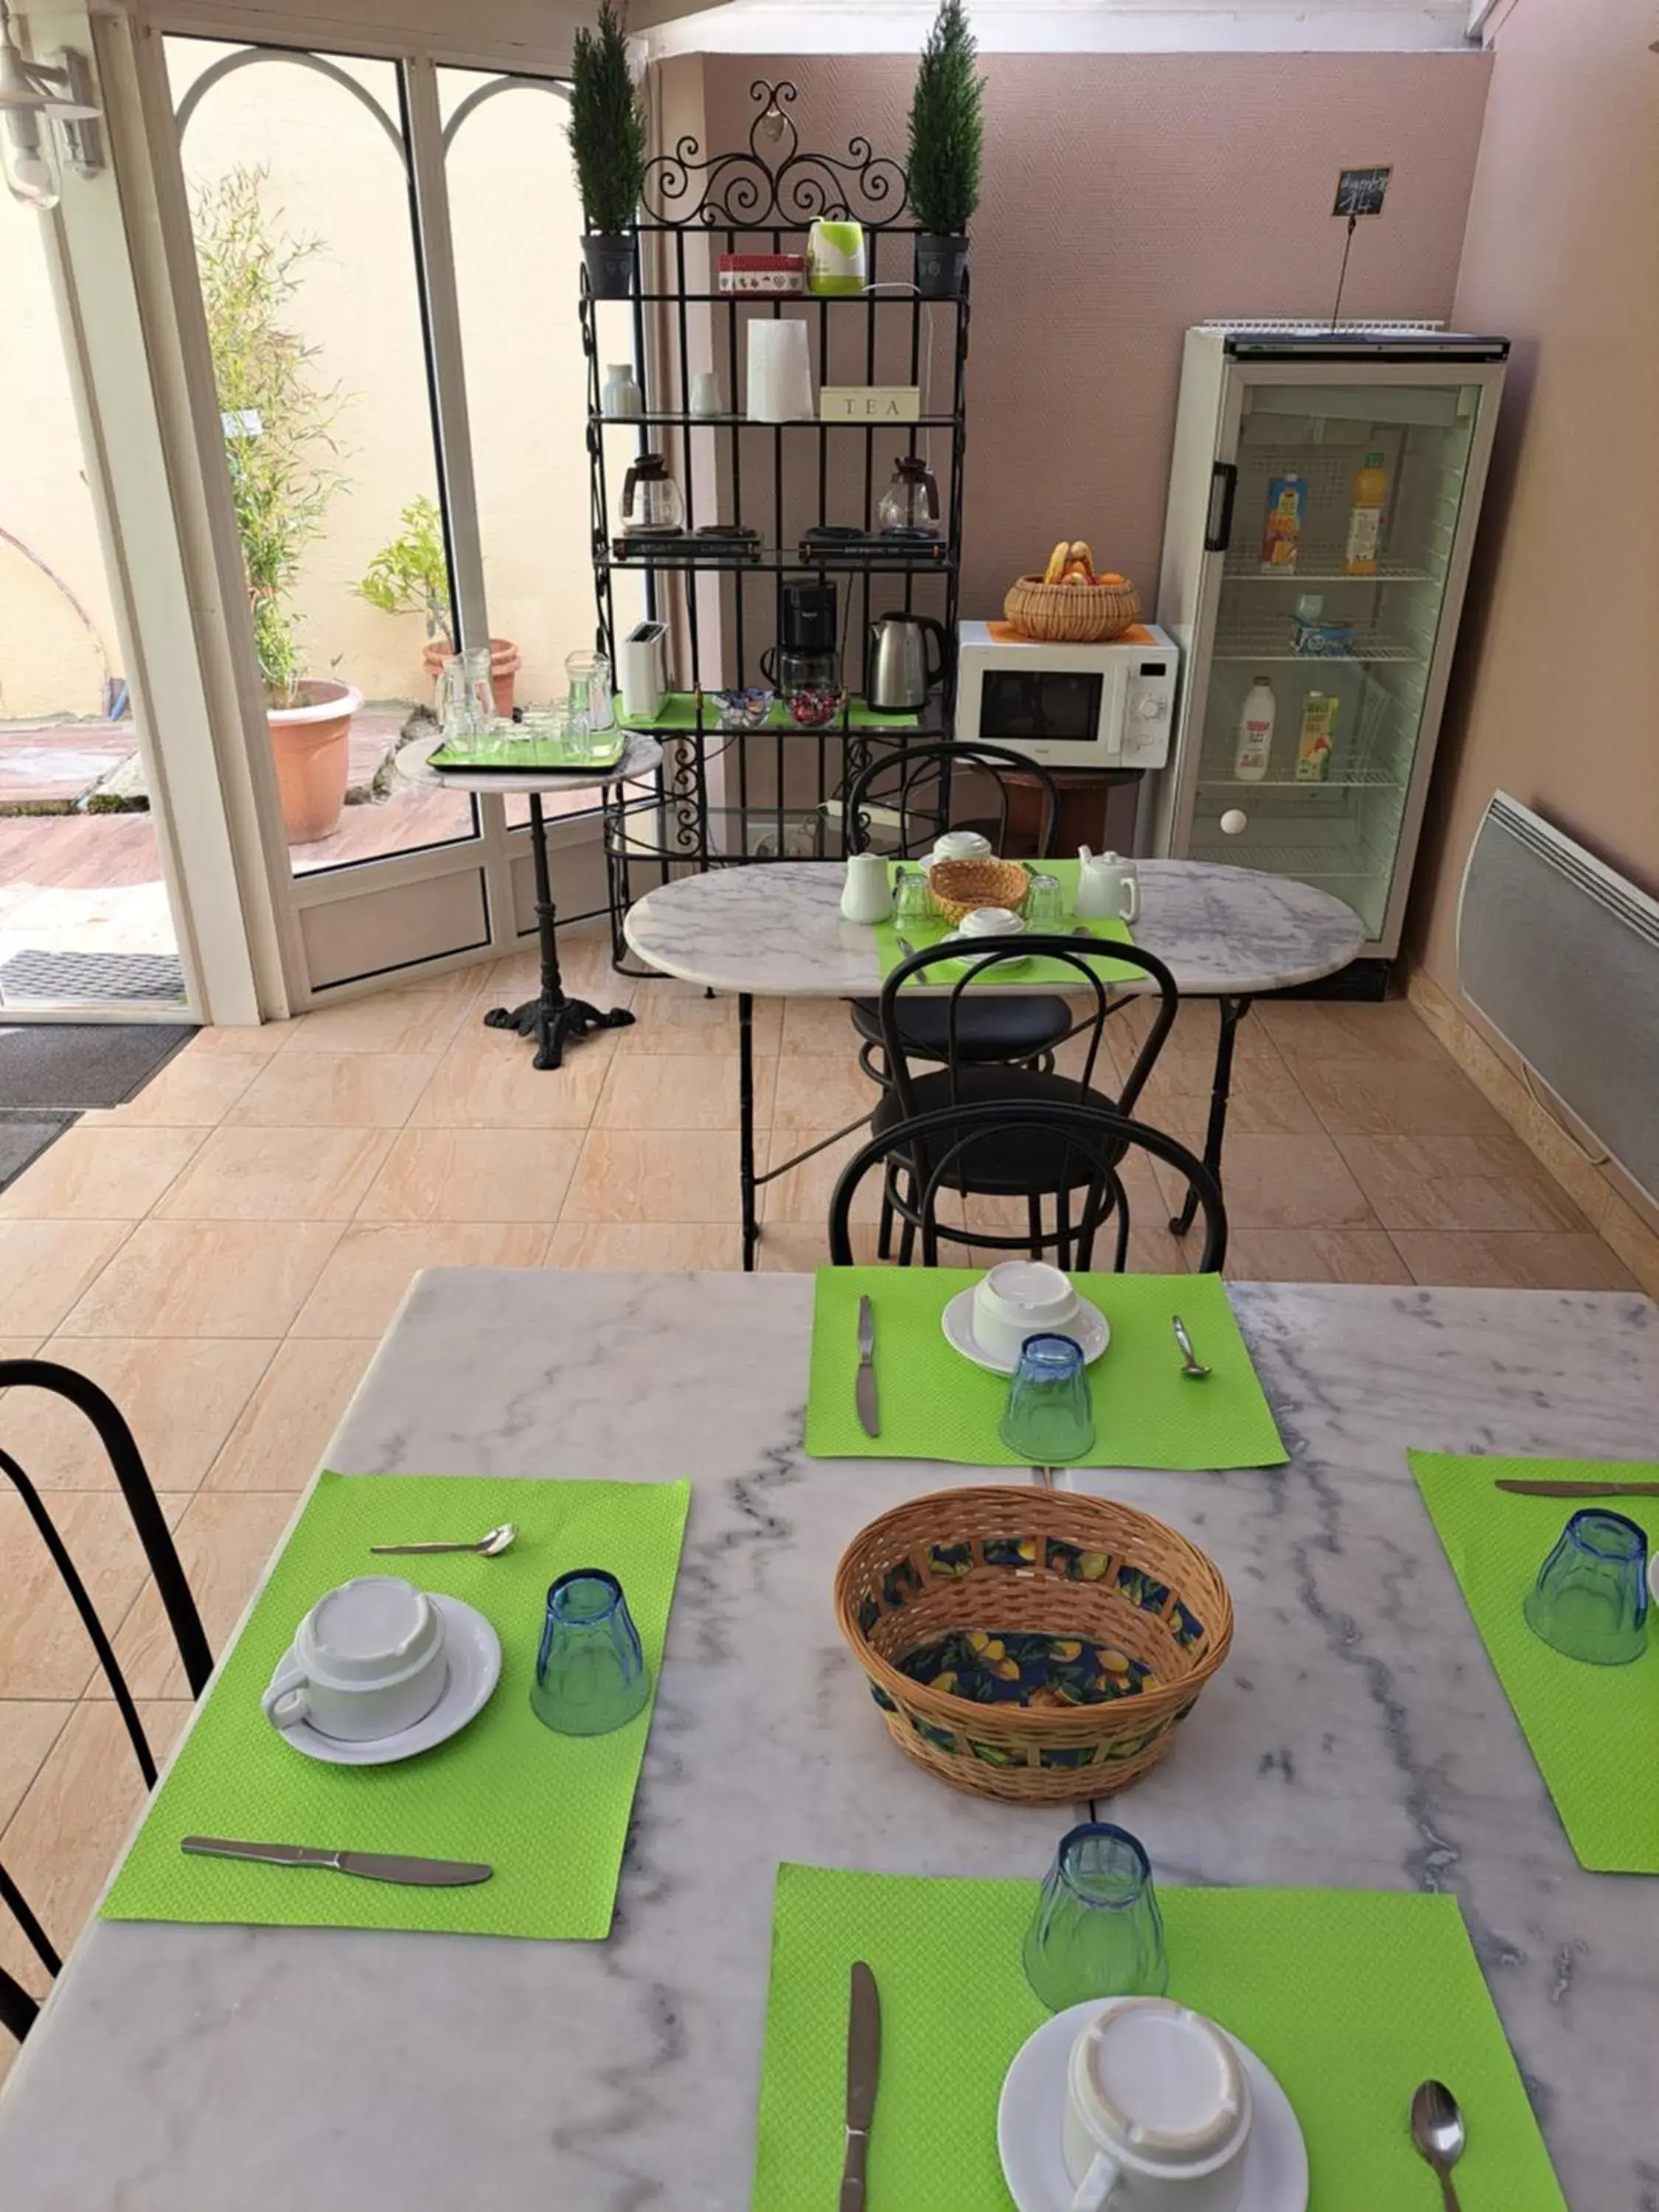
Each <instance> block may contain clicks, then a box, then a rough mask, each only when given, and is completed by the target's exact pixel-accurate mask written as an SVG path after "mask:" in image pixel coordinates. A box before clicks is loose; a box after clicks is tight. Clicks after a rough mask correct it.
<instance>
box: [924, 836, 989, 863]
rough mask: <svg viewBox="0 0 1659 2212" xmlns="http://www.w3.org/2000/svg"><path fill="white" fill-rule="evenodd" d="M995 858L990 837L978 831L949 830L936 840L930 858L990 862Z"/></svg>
mask: <svg viewBox="0 0 1659 2212" xmlns="http://www.w3.org/2000/svg"><path fill="white" fill-rule="evenodd" d="M930 858H931V859H933V860H991V859H993V858H994V854H993V852H992V849H991V841H990V839H989V838H988V837H981V836H980V834H979V832H978V830H977V829H947V830H945V832H944V834H943V835H942V836H939V837H938V838H936V839H935V840H934V842H933V853H932V854H931V855H930Z"/></svg>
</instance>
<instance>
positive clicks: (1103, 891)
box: [1077, 845, 1140, 921]
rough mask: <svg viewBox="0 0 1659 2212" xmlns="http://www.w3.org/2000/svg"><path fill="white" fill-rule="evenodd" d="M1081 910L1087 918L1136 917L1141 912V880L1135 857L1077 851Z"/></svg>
mask: <svg viewBox="0 0 1659 2212" xmlns="http://www.w3.org/2000/svg"><path fill="white" fill-rule="evenodd" d="M1077 857H1078V872H1077V910H1078V913H1079V915H1081V916H1082V917H1083V919H1084V920H1085V921H1133V920H1134V918H1135V916H1136V915H1138V914H1139V912H1140V881H1139V877H1138V876H1137V875H1136V873H1135V864H1134V862H1133V860H1120V859H1119V858H1118V856H1117V854H1115V853H1091V851H1090V850H1089V848H1088V847H1087V846H1086V845H1079V847H1078V852H1077Z"/></svg>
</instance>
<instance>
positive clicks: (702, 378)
mask: <svg viewBox="0 0 1659 2212" xmlns="http://www.w3.org/2000/svg"><path fill="white" fill-rule="evenodd" d="M690 411H691V412H692V414H694V415H699V416H711V415H724V414H725V412H726V396H725V394H724V393H723V392H721V390H720V377H719V375H718V374H717V373H716V372H715V371H714V369H712V368H700V369H699V370H698V371H697V373H696V375H695V376H694V377H693V378H692V380H691V410H690Z"/></svg>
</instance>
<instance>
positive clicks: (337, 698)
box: [265, 676, 363, 845]
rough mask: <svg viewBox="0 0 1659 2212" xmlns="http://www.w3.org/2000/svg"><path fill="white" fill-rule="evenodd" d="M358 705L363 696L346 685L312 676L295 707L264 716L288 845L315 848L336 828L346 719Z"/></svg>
mask: <svg viewBox="0 0 1659 2212" xmlns="http://www.w3.org/2000/svg"><path fill="white" fill-rule="evenodd" d="M362 703H363V695H362V692H361V691H354V690H353V689H352V687H351V686H350V684H339V683H337V682H336V681H335V679H334V678H332V677H331V676H313V677H307V678H306V679H305V680H304V682H302V683H301V685H300V701H299V703H298V704H297V705H296V706H293V707H270V708H267V709H266V710H265V711H266V718H267V720H269V721H270V750H271V754H272V757H273V758H274V759H275V761H276V789H277V791H278V793H280V795H281V798H282V802H283V828H284V829H286V830H287V832H288V842H289V844H290V845H310V844H314V843H315V842H316V841H317V839H318V838H319V837H326V836H328V835H329V834H330V832H331V830H332V829H334V828H335V826H336V825H337V823H338V821H339V819H340V809H341V808H342V807H343V805H345V795H346V773H347V770H348V769H349V767H350V765H351V718H352V716H353V715H354V714H356V711H357V709H358V708H359V707H361V706H362Z"/></svg>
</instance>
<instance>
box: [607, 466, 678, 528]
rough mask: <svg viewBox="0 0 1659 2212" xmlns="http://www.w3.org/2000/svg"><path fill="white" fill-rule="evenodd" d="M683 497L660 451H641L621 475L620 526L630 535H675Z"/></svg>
mask: <svg viewBox="0 0 1659 2212" xmlns="http://www.w3.org/2000/svg"><path fill="white" fill-rule="evenodd" d="M684 523H685V501H684V500H683V499H682V498H681V497H680V488H679V486H678V484H677V483H675V481H674V479H673V477H671V476H670V475H669V473H668V464H667V462H666V461H665V459H663V456H662V455H661V454H660V453H641V455H640V457H639V459H637V460H636V461H635V463H634V464H633V465H632V467H631V468H630V469H629V471H628V474H627V475H626V476H625V477H623V495H622V526H623V531H624V532H626V534H627V535H628V536H629V537H630V538H676V537H678V535H679V533H680V531H681V530H682V529H683V528H684Z"/></svg>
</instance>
